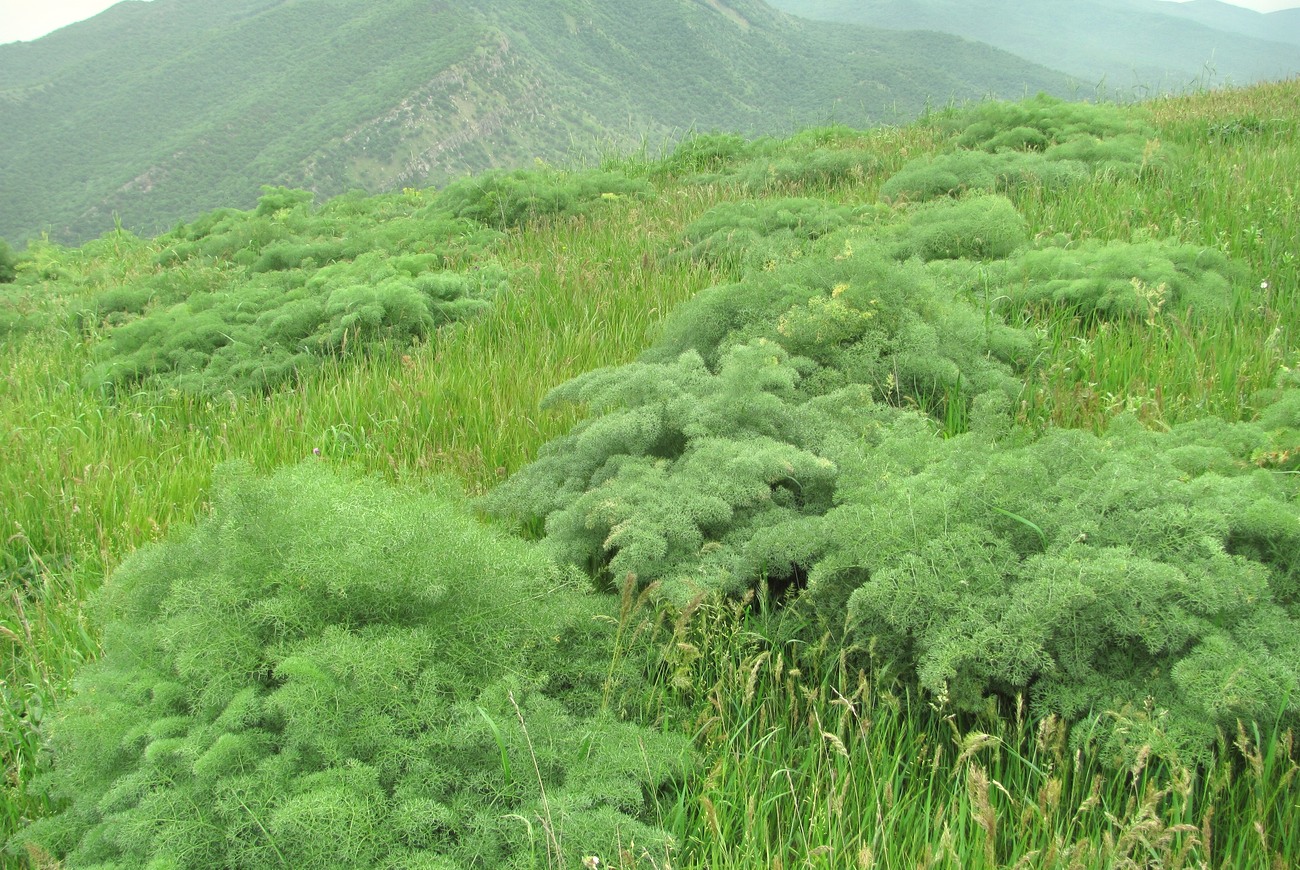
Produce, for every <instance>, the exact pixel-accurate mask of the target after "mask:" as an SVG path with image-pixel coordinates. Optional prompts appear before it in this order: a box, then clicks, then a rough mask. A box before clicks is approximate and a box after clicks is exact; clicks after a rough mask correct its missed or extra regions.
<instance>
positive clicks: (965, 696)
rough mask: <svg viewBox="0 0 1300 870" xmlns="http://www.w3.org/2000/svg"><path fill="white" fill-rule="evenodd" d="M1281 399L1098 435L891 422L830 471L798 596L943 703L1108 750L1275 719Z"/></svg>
mask: <svg viewBox="0 0 1300 870" xmlns="http://www.w3.org/2000/svg"><path fill="white" fill-rule="evenodd" d="M1297 401H1300V392H1297V391H1294V390H1292V391H1289V392H1288V393H1287V394H1285V396H1284V399H1283V401H1282V402H1280V403H1279V404H1278V405H1276V406H1274V408H1273V410H1272V411H1271V412H1270V413H1271V415H1272V416H1271V418H1267V419H1266V421H1265V422H1264V423H1262V424H1258V423H1238V424H1228V423H1223V422H1220V421H1216V420H1208V421H1199V422H1196V423H1191V424H1186V425H1181V426H1176V427H1174V429H1173V430H1172V431H1171V432H1167V433H1158V432H1150V431H1147V430H1145V429H1143V428H1142V427H1141V426H1140V425H1139V424H1138V423H1137V422H1136V421H1135V420H1133V419H1131V418H1123V419H1120V420H1118V421H1117V422H1116V423H1115V424H1113V425H1112V426H1111V428H1110V429H1109V431H1108V432H1107V433H1106V434H1105V435H1103V436H1100V437H1099V436H1094V435H1091V434H1088V433H1085V432H1079V431H1067V430H1051V431H1048V432H1047V433H1045V434H1044V435H1043V436H1042V437H1040V438H1030V437H1028V436H1025V435H1023V434H1022V433H1021V434H1018V433H1015V432H1014V431H1013V430H1012V428H1011V425H1010V421H1009V419H1008V418H1006V417H1005V416H1003V413H1002V412H1001V411H999V410H998V406H999V405H1001V404H1003V403H1004V400H1002V399H1000V398H999V399H997V400H992V399H988V400H982V401H981V408H980V409H979V411H977V414H976V420H977V425H976V429H975V431H972V432H969V433H967V434H963V435H960V436H957V437H955V438H951V439H946V440H944V439H938V438H934V437H928V436H927V433H926V432H925V431H924V427H920V426H918V424H917V422H916V421H914V420H906V419H902V420H900V421H898V422H897V423H895V424H894V425H892V426H891V427H889V428H888V429H887V430H886V432H885V434H883V435H882V436H881V437H880V439H879V440H878V442H877V443H876V444H874V445H873V446H872V447H871V448H870V449H867V450H864V451H863V452H862V453H861V454H860V456H859V457H858V458H857V459H856V460H854V461H852V462H847V461H846V462H844V463H843V470H842V472H841V474H840V478H839V481H838V490H837V500H838V502H839V503H838V504H837V506H836V507H835V508H834V509H832V510H831V511H829V512H828V513H827V514H826V515H825V517H824V520H823V522H822V523H821V525H820V526H819V528H818V529H817V531H816V533H815V534H816V537H817V538H818V539H819V540H820V541H822V542H823V544H824V549H823V550H822V551H821V553H820V554H819V555H818V556H817V558H816V559H815V561H814V562H813V564H812V566H811V568H810V571H809V582H808V591H807V594H806V596H805V597H804V599H803V601H804V603H807V604H810V605H811V606H812V607H814V608H816V610H817V611H818V613H819V614H820V616H821V617H822V619H823V621H824V623H825V624H826V625H828V626H831V627H836V626H838V627H839V629H840V631H841V632H842V634H841V637H842V639H843V643H844V645H845V646H846V647H848V648H849V649H851V650H857V651H860V652H862V653H864V654H865V653H866V652H867V651H871V653H872V655H873V657H874V659H875V661H876V662H877V663H880V662H882V661H883V662H886V663H888V665H889V666H890V667H892V668H896V669H898V670H900V671H902V672H903V673H909V674H913V675H914V679H915V681H916V683H917V684H918V685H919V686H921V687H922V688H924V689H926V690H928V691H929V692H931V693H932V694H933V695H935V696H937V697H939V698H941V699H943V701H944V702H945V703H950V704H952V705H953V706H954V707H955V708H957V709H965V710H973V709H979V708H981V707H983V705H984V703H985V699H986V698H987V697H988V696H989V695H995V694H1001V695H1013V694H1015V693H1017V692H1023V693H1025V694H1026V695H1027V696H1028V698H1029V699H1030V701H1031V704H1032V705H1033V707H1034V708H1035V710H1036V711H1037V712H1039V713H1042V714H1047V713H1049V712H1052V713H1057V714H1060V715H1063V716H1066V717H1068V718H1071V719H1080V718H1083V719H1087V720H1089V721H1090V722H1091V723H1092V727H1093V728H1096V729H1100V730H1101V731H1102V732H1103V734H1108V737H1107V738H1106V739H1108V740H1110V741H1111V742H1112V743H1113V744H1114V745H1115V746H1117V747H1118V748H1123V747H1125V746H1128V747H1129V748H1133V747H1136V746H1138V745H1140V744H1141V743H1142V742H1143V741H1145V740H1150V739H1153V738H1154V737H1155V735H1158V734H1163V735H1164V736H1163V738H1161V739H1162V740H1166V741H1167V742H1168V743H1167V744H1166V745H1170V744H1172V745H1173V746H1175V747H1177V748H1179V749H1182V750H1184V751H1192V752H1200V751H1203V750H1205V749H1206V747H1208V746H1210V745H1212V743H1213V740H1214V737H1215V732H1216V729H1223V730H1227V731H1231V730H1232V729H1233V728H1234V727H1235V722H1236V720H1238V719H1242V720H1246V721H1251V720H1255V721H1260V722H1273V721H1275V720H1276V719H1277V717H1279V716H1281V717H1282V718H1283V719H1284V720H1285V721H1287V722H1289V723H1294V722H1295V721H1296V720H1297V718H1298V717H1297V714H1300V579H1298V578H1300V574H1298V573H1297V570H1298V569H1300V509H1297V505H1296V496H1297V490H1296V486H1295V484H1294V482H1293V478H1292V477H1291V475H1292V474H1293V473H1294V471H1295V465H1296V463H1295V461H1294V459H1293V458H1285V459H1284V460H1282V462H1283V464H1282V465H1281V467H1279V465H1278V459H1279V457H1280V456H1281V454H1280V453H1279V452H1278V450H1277V447H1278V444H1279V443H1287V442H1292V441H1293V440H1294V427H1295V425H1296V423H1297V422H1300V418H1298V417H1297V415H1296V408H1297ZM1270 423H1272V424H1279V423H1282V424H1285V426H1286V427H1287V428H1286V429H1282V430H1280V431H1279V430H1272V429H1271V427H1270ZM1147 708H1150V710H1154V711H1155V712H1154V713H1150V711H1147V712H1148V714H1149V715H1147V716H1146V717H1145V719H1144V716H1143V714H1144V710H1146V709H1147ZM1110 711H1120V713H1121V716H1120V718H1119V719H1115V718H1113V717H1112V716H1111V713H1110ZM1124 719H1129V720H1131V721H1128V722H1127V723H1124V722H1123V720H1124ZM1139 721H1144V722H1145V725H1142V726H1139V725H1138V724H1135V723H1138V722H1139ZM1117 723H1118V724H1117ZM1125 729H1128V733H1127V734H1125V733H1124V732H1125ZM1144 729H1149V730H1144ZM1112 731H1113V732H1114V733H1109V732H1112Z"/></svg>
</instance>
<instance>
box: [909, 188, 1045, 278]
mask: <svg viewBox="0 0 1300 870" xmlns="http://www.w3.org/2000/svg"><path fill="white" fill-rule="evenodd" d="M1028 230H1029V228H1028V225H1027V224H1026V223H1025V219H1024V218H1023V217H1021V216H1020V212H1018V211H1016V207H1015V206H1013V205H1012V204H1011V203H1010V202H1009V201H1008V200H1007V199H1005V198H1003V197H1001V196H973V197H968V198H965V199H961V200H958V201H956V202H953V201H951V200H940V201H937V202H932V203H926V204H924V205H923V206H921V207H920V208H918V209H917V210H916V211H914V212H912V214H911V215H910V216H909V218H908V221H907V224H906V226H905V227H904V228H903V229H902V230H901V232H900V233H899V234H898V241H897V243H896V246H895V248H894V256H896V257H898V258H899V259H907V258H908V257H919V258H920V259H922V260H925V261H927V262H928V261H930V260H955V259H968V260H996V259H1000V258H1002V257H1007V256H1009V255H1010V254H1011V253H1012V252H1013V251H1014V250H1015V249H1016V248H1018V247H1020V246H1021V245H1023V244H1025V243H1026V242H1027V241H1028V240H1029V238H1028V236H1029V233H1028Z"/></svg>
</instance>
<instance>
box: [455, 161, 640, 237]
mask: <svg viewBox="0 0 1300 870" xmlns="http://www.w3.org/2000/svg"><path fill="white" fill-rule="evenodd" d="M651 191H652V188H651V186H650V182H648V181H646V180H645V179H642V178H629V177H628V176H626V175H624V174H622V173H620V172H603V171H594V170H592V171H587V172H576V173H573V172H562V171H560V170H556V169H550V168H539V169H516V170H513V171H509V172H507V171H504V170H498V171H494V172H484V173H482V174H480V175H475V176H471V177H469V178H463V179H461V180H460V181H455V182H452V183H451V184H449V185H447V187H446V188H444V189H443V191H442V192H441V193H440V194H439V195H438V201H437V207H438V208H439V209H442V210H445V211H447V212H448V213H449V214H452V215H454V216H456V217H461V218H469V219H470V220H474V221H478V222H479V223H481V224H483V225H485V226H489V227H495V228H497V229H502V230H504V229H508V228H510V227H518V226H521V225H522V224H524V223H526V222H527V221H530V220H533V219H535V218H539V217H545V216H547V215H557V214H573V213H577V212H580V211H582V210H584V209H586V208H589V207H590V206H591V204H592V203H595V202H599V201H600V200H602V199H608V198H611V197H622V196H648V195H649V194H650V193H651Z"/></svg>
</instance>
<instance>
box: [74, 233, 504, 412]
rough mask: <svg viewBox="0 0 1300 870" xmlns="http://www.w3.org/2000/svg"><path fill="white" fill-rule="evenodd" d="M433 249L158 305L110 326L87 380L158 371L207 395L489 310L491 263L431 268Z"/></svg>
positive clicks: (123, 298)
mask: <svg viewBox="0 0 1300 870" xmlns="http://www.w3.org/2000/svg"><path fill="white" fill-rule="evenodd" d="M436 260H437V258H436V257H430V256H423V257H418V256H417V257H407V258H401V257H388V256H385V255H384V254H382V253H378V252H376V253H369V254H363V255H361V256H359V257H358V258H357V259H356V260H353V261H351V262H347V261H344V262H339V263H335V264H332V265H329V266H324V267H322V268H320V269H318V270H316V271H315V273H314V274H311V275H310V276H309V275H308V274H307V273H305V272H304V271H302V270H300V269H295V270H291V271H285V272H272V273H267V274H265V275H261V276H257V277H250V279H249V280H248V281H247V282H246V283H243V284H241V285H239V286H238V287H235V288H225V289H223V290H222V291H220V292H210V293H198V294H195V295H193V296H191V297H189V298H187V299H185V300H184V301H182V302H179V303H176V304H174V305H171V306H168V307H156V308H153V309H151V310H149V311H148V312H147V313H145V314H144V315H143V316H141V317H139V318H138V319H134V320H131V321H129V322H126V323H123V324H122V325H120V326H117V327H115V328H114V329H113V330H112V331H111V332H110V334H109V335H108V336H107V338H106V339H105V341H104V342H103V344H102V346H101V348H100V352H99V362H98V364H97V365H96V366H95V368H94V369H92V371H91V372H90V373H89V374H88V375H87V383H90V384H95V385H102V386H105V387H115V388H121V387H127V386H131V385H134V384H137V383H141V382H144V381H151V382H159V383H166V384H169V385H171V386H174V387H176V388H178V389H181V390H184V391H187V392H194V393H201V394H218V393H222V392H226V391H235V392H242V391H247V390H268V389H274V388H276V387H279V386H281V385H283V384H286V383H291V382H293V381H294V380H295V379H296V378H300V377H301V376H302V375H303V373H304V372H306V371H309V370H311V369H313V368H316V367H318V366H319V365H320V364H321V363H322V362H323V361H324V360H325V359H326V358H329V357H335V356H341V355H345V354H347V353H356V352H362V351H364V350H365V349H366V348H368V347H370V346H372V345H374V344H377V343H381V342H397V343H409V342H411V341H414V340H417V339H421V338H425V337H427V336H429V335H431V334H432V332H433V331H434V330H435V329H436V328H437V327H438V326H439V325H441V324H445V323H450V322H453V321H455V320H459V319H462V318H464V317H467V316H471V315H473V314H475V313H477V312H479V311H482V310H483V309H484V308H486V307H487V306H488V305H489V304H490V303H491V300H492V298H493V297H494V296H496V295H497V294H499V293H501V292H502V291H504V289H505V287H506V286H507V285H506V282H507V276H506V274H505V272H504V271H503V270H502V269H501V268H500V267H499V266H496V265H495V264H486V265H484V266H482V267H475V269H474V270H473V271H469V272H446V271H439V270H437V269H436V268H429V267H431V266H434V265H435V264H436ZM426 270H427V271H426ZM148 300H149V297H147V296H146V295H144V293H143V292H141V291H137V292H136V293H134V294H120V293H119V294H115V295H114V296H112V297H110V299H109V300H107V301H108V302H110V303H117V304H119V305H123V306H128V307H129V306H137V307H140V308H143V306H144V304H145V303H147V302H148Z"/></svg>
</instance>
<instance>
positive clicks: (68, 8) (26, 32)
mask: <svg viewBox="0 0 1300 870" xmlns="http://www.w3.org/2000/svg"><path fill="white" fill-rule="evenodd" d="M116 2H117V0H0V43H5V42H14V41H16V40H19V39H22V40H31V39H36V38H37V37H39V36H44V35H45V34H47V33H49V32H50V31H51V30H57V29H58V28H60V27H63V26H64V25H67V24H71V23H73V22H74V21H81V20H82V19H85V18H89V17H91V16H92V15H98V14H99V13H100V12H103V11H104V10H105V9H107V8H108V7H110V6H112V5H113V4H114V3H116ZM146 2H147V0H146ZM212 2H220V0H212ZM1027 2H1031V3H1032V2H1033V0H1027ZM1224 2H1227V3H1231V4H1232V5H1234V6H1244V7H1246V8H1247V9H1254V10H1255V11H1257V12H1272V11H1274V10H1276V9H1289V8H1291V7H1293V6H1300V0H1224Z"/></svg>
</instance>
